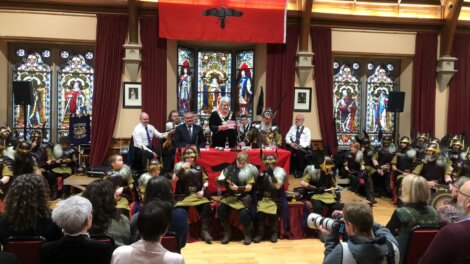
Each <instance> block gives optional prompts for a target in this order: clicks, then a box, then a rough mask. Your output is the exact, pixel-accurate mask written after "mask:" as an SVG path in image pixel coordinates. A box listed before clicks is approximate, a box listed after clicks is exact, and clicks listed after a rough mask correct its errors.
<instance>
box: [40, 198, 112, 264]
mask: <svg viewBox="0 0 470 264" xmlns="http://www.w3.org/2000/svg"><path fill="white" fill-rule="evenodd" d="M92 211H93V207H92V205H91V202H90V201H89V200H88V199H86V198H83V197H80V196H72V197H70V198H68V199H67V200H63V201H61V202H60V203H59V204H58V205H57V207H56V208H55V209H54V210H53V211H52V220H53V221H54V222H55V223H56V224H57V225H58V226H59V227H60V228H62V230H63V232H64V234H65V236H64V238H62V240H59V241H54V242H49V243H45V244H44V245H42V247H41V251H40V257H41V263H47V264H51V263H52V264H53V263H70V264H75V263H77V264H78V263H96V264H99V263H103V264H105V263H106V264H108V263H109V262H110V260H111V256H112V253H113V249H114V248H113V246H112V245H111V244H105V243H101V242H98V241H95V240H92V239H91V238H90V236H89V235H88V229H90V227H91V226H92V221H93V215H92Z"/></svg>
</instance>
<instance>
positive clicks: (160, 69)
mask: <svg viewBox="0 0 470 264" xmlns="http://www.w3.org/2000/svg"><path fill="white" fill-rule="evenodd" d="M140 38H141V41H142V111H143V112H146V113H148V114H149V116H150V123H151V124H152V125H154V126H155V127H156V128H157V130H158V131H160V132H165V120H166V106H167V102H166V89H167V87H166V59H167V58H166V39H163V38H159V37H158V18H157V17H156V16H155V17H143V18H141V19H140ZM175 89H176V88H175Z"/></svg>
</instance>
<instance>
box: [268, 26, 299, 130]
mask: <svg viewBox="0 0 470 264" xmlns="http://www.w3.org/2000/svg"><path fill="white" fill-rule="evenodd" d="M298 40H299V28H298V26H293V25H288V26H287V33H286V44H268V47H267V53H268V57H267V62H266V68H267V70H266V107H271V109H272V110H273V111H275V110H276V108H277V107H278V106H279V109H278V112H277V115H276V117H275V118H274V121H273V123H276V124H278V125H279V129H280V130H281V133H282V135H285V134H287V131H288V130H289V128H290V126H292V112H293V111H294V84H295V62H296V56H295V55H296V52H297V43H298Z"/></svg>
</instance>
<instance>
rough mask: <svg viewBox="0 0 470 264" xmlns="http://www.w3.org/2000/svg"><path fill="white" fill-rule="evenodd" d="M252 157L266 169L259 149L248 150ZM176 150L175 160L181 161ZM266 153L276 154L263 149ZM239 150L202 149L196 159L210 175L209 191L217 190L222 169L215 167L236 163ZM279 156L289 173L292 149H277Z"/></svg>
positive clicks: (252, 159)
mask: <svg viewBox="0 0 470 264" xmlns="http://www.w3.org/2000/svg"><path fill="white" fill-rule="evenodd" d="M246 152H247V153H248V155H249V157H250V161H249V162H250V163H251V164H253V165H255V166H257V167H259V168H260V170H264V166H263V164H262V163H261V157H260V151H259V149H252V150H249V151H246ZM178 153H179V152H178V151H176V155H175V161H176V162H179V161H181V156H180V155H178ZM263 153H264V155H267V154H275V150H263ZM237 154H238V152H235V151H217V150H215V149H209V150H206V149H201V151H200V157H199V158H198V159H197V160H196V163H197V164H199V165H200V166H202V167H203V168H204V169H205V170H206V172H207V175H208V176H209V192H216V191H217V184H216V181H215V180H216V178H217V176H219V175H220V173H221V171H214V169H213V167H214V166H216V165H220V164H223V163H230V164H232V163H235V159H236V157H237ZM277 155H278V156H277V158H278V164H279V166H281V167H283V168H284V170H285V171H286V173H287V174H289V168H290V151H287V150H284V149H278V150H277Z"/></svg>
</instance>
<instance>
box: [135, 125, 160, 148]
mask: <svg viewBox="0 0 470 264" xmlns="http://www.w3.org/2000/svg"><path fill="white" fill-rule="evenodd" d="M147 129H148V131H149V135H150V140H152V139H153V137H154V136H156V137H159V138H165V137H166V136H167V133H160V132H158V130H157V129H155V127H154V126H152V125H150V124H148V125H147ZM132 137H133V138H134V147H136V148H140V149H143V150H146V151H149V152H153V151H152V150H151V149H149V148H148V147H147V146H150V145H151V142H149V141H148V138H147V131H146V130H145V126H144V125H142V123H139V124H138V125H137V126H136V127H135V128H134V131H133V132H132Z"/></svg>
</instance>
